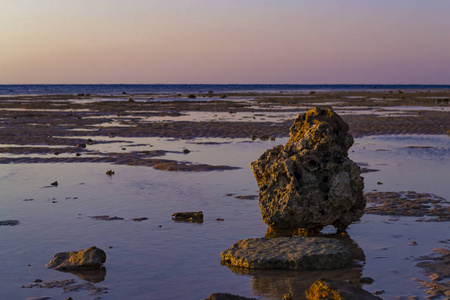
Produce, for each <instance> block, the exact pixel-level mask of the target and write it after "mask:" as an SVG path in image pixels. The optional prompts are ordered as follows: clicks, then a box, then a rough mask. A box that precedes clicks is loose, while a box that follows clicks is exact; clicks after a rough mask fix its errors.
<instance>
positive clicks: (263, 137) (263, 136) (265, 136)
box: [259, 134, 269, 141]
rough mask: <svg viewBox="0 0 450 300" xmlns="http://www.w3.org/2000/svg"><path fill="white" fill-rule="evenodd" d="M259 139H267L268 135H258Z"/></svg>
mask: <svg viewBox="0 0 450 300" xmlns="http://www.w3.org/2000/svg"><path fill="white" fill-rule="evenodd" d="M259 139H260V140H261V141H267V140H268V139H269V136H268V135H265V134H264V135H261V136H260V137H259Z"/></svg>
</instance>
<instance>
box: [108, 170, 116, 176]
mask: <svg viewBox="0 0 450 300" xmlns="http://www.w3.org/2000/svg"><path fill="white" fill-rule="evenodd" d="M114 174H115V173H114V171H113V170H108V171H106V175H108V176H112V175H114Z"/></svg>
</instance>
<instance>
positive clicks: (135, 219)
mask: <svg viewBox="0 0 450 300" xmlns="http://www.w3.org/2000/svg"><path fill="white" fill-rule="evenodd" d="M131 220H133V221H135V222H142V221H145V220H148V218H146V217H142V218H133V219H131Z"/></svg>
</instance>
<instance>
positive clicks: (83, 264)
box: [46, 246, 106, 271]
mask: <svg viewBox="0 0 450 300" xmlns="http://www.w3.org/2000/svg"><path fill="white" fill-rule="evenodd" d="M105 261H106V253H105V251H103V250H102V249H99V248H97V247H95V246H92V247H90V248H87V249H85V250H80V251H78V252H60V253H56V254H55V257H54V258H53V260H52V261H51V262H49V263H48V264H47V265H46V267H47V269H55V270H59V271H67V270H90V269H99V268H101V266H102V265H103V264H104V263H105Z"/></svg>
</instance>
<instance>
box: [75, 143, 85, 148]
mask: <svg viewBox="0 0 450 300" xmlns="http://www.w3.org/2000/svg"><path fill="white" fill-rule="evenodd" d="M77 147H78V148H86V144H83V143H82V144H77Z"/></svg>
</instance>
